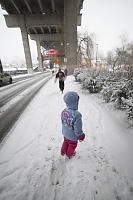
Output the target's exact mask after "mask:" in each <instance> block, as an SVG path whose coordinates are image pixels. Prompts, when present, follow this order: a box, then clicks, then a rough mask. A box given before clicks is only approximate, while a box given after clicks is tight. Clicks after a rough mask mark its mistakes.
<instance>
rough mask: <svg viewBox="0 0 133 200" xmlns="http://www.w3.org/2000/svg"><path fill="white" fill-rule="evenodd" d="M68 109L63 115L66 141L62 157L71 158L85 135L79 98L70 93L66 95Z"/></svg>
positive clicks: (75, 94) (63, 132)
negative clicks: (79, 109) (79, 108)
mask: <svg viewBox="0 0 133 200" xmlns="http://www.w3.org/2000/svg"><path fill="white" fill-rule="evenodd" d="M64 101H65V103H66V108H65V109H64V110H63V111H62V113H61V121H62V134H63V136H64V141H63V144H62V147H61V155H65V154H66V156H67V157H68V158H71V157H72V156H74V154H75V149H76V147H77V144H78V140H79V141H80V142H82V141H83V140H84V138H85V134H84V133H83V130H82V115H81V113H80V112H79V111H78V103H79V96H78V94H77V93H76V92H73V91H70V92H67V93H66V94H65V95H64Z"/></svg>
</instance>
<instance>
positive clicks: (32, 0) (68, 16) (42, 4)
mask: <svg viewBox="0 0 133 200" xmlns="http://www.w3.org/2000/svg"><path fill="white" fill-rule="evenodd" d="M83 1H84V0H0V4H1V7H2V9H4V10H5V11H6V12H7V14H5V15H4V17H5V21H6V24H7V26H8V27H11V28H20V30H21V34H22V40H23V46H24V52H25V59H26V64H27V69H28V72H29V73H32V72H33V69H32V61H31V53H30V46H29V37H28V35H30V39H32V40H35V41H36V44H37V51H38V62H39V67H40V71H43V64H42V55H41V50H40V46H42V47H44V49H50V48H55V49H57V50H58V55H57V56H58V57H59V64H60V65H62V64H65V65H66V66H67V68H68V71H69V74H71V73H72V72H73V70H74V68H75V67H76V65H77V26H79V25H81V14H80V11H81V8H82V6H83ZM64 58H65V59H64ZM64 60H65V63H64Z"/></svg>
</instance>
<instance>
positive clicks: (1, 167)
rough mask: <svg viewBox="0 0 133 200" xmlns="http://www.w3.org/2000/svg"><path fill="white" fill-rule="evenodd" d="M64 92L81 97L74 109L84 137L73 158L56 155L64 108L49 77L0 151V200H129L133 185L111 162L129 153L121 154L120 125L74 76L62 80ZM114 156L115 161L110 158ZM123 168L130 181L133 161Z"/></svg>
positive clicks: (60, 138)
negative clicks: (63, 81) (79, 118)
mask: <svg viewBox="0 0 133 200" xmlns="http://www.w3.org/2000/svg"><path fill="white" fill-rule="evenodd" d="M67 91H75V92H77V93H78V94H79V96H80V100H79V111H80V112H81V113H82V116H83V118H82V119H83V130H84V133H86V138H85V140H84V141H83V142H82V143H79V144H78V147H77V150H76V151H77V153H76V155H75V157H73V158H72V159H67V158H66V157H65V156H61V155H60V148H61V145H62V141H63V136H62V133H61V120H60V113H61V111H62V110H63V109H64V108H65V104H64V102H63V95H64V94H62V93H61V92H60V91H59V88H58V83H54V77H53V78H52V79H51V80H50V81H49V82H48V83H47V84H46V85H45V86H44V87H43V88H42V89H41V90H40V91H39V93H38V94H37V96H36V97H34V99H33V100H32V101H31V103H30V104H29V105H28V107H27V108H26V109H25V111H24V112H23V113H22V115H21V117H20V118H19V120H18V121H17V122H16V124H15V125H14V127H13V128H12V130H11V131H10V133H9V135H8V138H7V139H6V140H5V143H4V144H3V146H2V147H1V149H0V200H12V199H14V200H53V199H54V200H69V199H71V200H94V199H98V200H115V199H116V200H117V199H121V200H127V199H128V200H132V199H133V182H132V180H130V181H129V179H128V175H127V174H126V172H125V171H124V170H123V171H121V169H120V167H119V165H117V164H116V162H115V161H116V160H117V158H118V157H120V155H121V152H119V150H120V149H123V151H125V156H124V157H122V158H123V159H125V157H126V154H128V156H129V153H130V152H132V151H130V149H129V152H126V146H127V143H126V142H127V141H126V140H125V138H126V137H127V136H125V128H124V127H123V125H122V122H120V121H119V119H117V118H115V117H114V116H113V117H112V115H111V114H110V113H109V111H108V110H107V109H106V108H105V107H104V108H103V105H102V103H100V102H99V101H97V99H96V98H95V95H90V94H89V93H88V91H86V90H83V89H82V88H81V85H80V84H79V83H77V82H75V81H74V77H73V76H69V77H68V78H67V79H66V81H65V89H64V93H65V92H67ZM116 121H118V122H119V123H116ZM130 137H131V134H130ZM131 140H132V138H130V139H129V141H131ZM119 141H120V142H119ZM129 141H128V142H129ZM132 141H133V140H132ZM118 143H119V149H117V147H118ZM128 144H129V143H128ZM130 146H131V147H132V144H130ZM115 154H116V158H115V157H112V155H113V156H114V155H115ZM122 156H123V153H122ZM131 156H132V154H131ZM129 159H130V158H129ZM130 161H131V160H130ZM121 162H122V161H121ZM120 164H121V163H120ZM127 167H128V173H130V177H131V179H132V178H133V173H132V167H133V164H132V162H130V166H127ZM130 168H131V169H130ZM130 170H131V171H130Z"/></svg>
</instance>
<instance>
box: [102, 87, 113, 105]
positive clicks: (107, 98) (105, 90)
mask: <svg viewBox="0 0 133 200" xmlns="http://www.w3.org/2000/svg"><path fill="white" fill-rule="evenodd" d="M112 93H113V89H112V88H111V87H104V88H103V89H102V91H101V94H102V96H103V99H104V101H105V102H106V103H108V102H109V101H110V98H111V96H112Z"/></svg>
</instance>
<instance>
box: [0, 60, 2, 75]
mask: <svg viewBox="0 0 133 200" xmlns="http://www.w3.org/2000/svg"><path fill="white" fill-rule="evenodd" d="M0 73H3V67H2V62H1V59H0Z"/></svg>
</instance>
